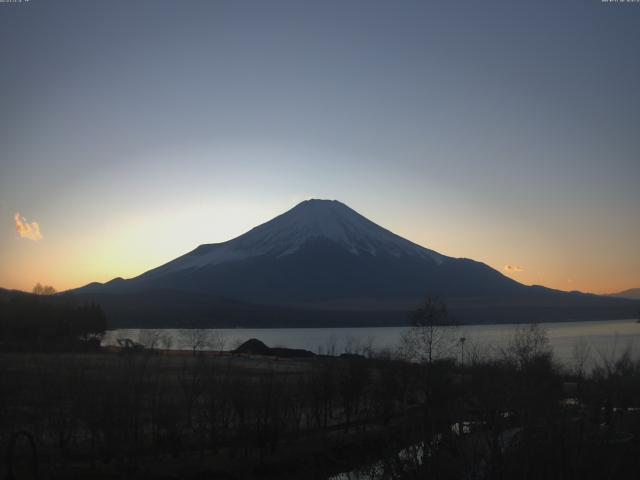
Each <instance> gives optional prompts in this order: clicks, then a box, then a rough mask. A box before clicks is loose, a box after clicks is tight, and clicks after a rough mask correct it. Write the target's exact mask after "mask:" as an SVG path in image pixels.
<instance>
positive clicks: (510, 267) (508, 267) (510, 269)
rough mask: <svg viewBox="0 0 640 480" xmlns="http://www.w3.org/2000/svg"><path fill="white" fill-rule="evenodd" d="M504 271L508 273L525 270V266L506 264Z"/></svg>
mask: <svg viewBox="0 0 640 480" xmlns="http://www.w3.org/2000/svg"><path fill="white" fill-rule="evenodd" d="M504 271H505V272H507V273H518V272H524V268H522V267H521V266H520V265H505V266H504Z"/></svg>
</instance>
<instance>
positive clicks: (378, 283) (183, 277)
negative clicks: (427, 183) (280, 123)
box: [71, 200, 633, 326]
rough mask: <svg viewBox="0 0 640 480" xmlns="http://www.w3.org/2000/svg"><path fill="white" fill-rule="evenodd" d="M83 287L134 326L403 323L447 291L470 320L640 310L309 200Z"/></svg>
mask: <svg viewBox="0 0 640 480" xmlns="http://www.w3.org/2000/svg"><path fill="white" fill-rule="evenodd" d="M71 293H73V294H76V295H79V296H81V298H85V299H89V300H91V301H96V302H98V303H100V304H101V305H103V306H104V307H105V309H106V311H107V313H108V315H109V316H110V319H111V320H112V321H114V322H116V323H118V324H120V325H134V326H140V325H152V324H158V323H159V324H163V325H166V324H171V325H183V323H182V322H197V323H198V324H201V325H209V326H211V325H217V326H224V325H226V326H229V325H230V326H238V325H241V326H303V325H306V326H328V325H333V326H346V325H352V326H353V325H357V326H364V325H382V324H394V325H395V324H403V323H405V322H406V321H407V312H408V311H410V309H413V308H415V306H416V304H417V302H419V301H420V299H422V298H424V297H425V296H435V297H440V298H444V299H446V300H447V302H448V304H449V306H451V305H453V306H454V310H453V312H454V313H455V315H456V316H457V317H458V318H460V317H462V318H467V319H472V320H473V321H480V320H481V321H491V322H495V321H514V320H520V321H524V319H525V318H526V319H528V321H540V319H544V320H545V321H546V320H548V319H550V318H556V319H566V316H567V315H570V316H571V317H570V318H579V317H582V318H600V317H602V318H605V317H604V316H603V315H605V314H606V315H610V316H609V317H608V318H625V317H624V315H627V314H628V312H629V311H630V310H629V307H630V306H631V307H633V305H631V304H629V305H624V304H623V302H624V301H623V300H620V299H610V298H609V299H606V301H607V302H608V303H606V302H605V303H602V301H601V297H597V298H596V297H594V298H591V297H592V296H588V295H582V294H572V293H564V292H559V291H555V290H549V289H545V288H542V287H534V286H532V287H528V286H525V285H522V284H520V283H518V282H516V281H514V280H512V279H510V278H508V277H506V276H504V275H502V274H501V273H500V272H498V271H496V270H494V269H492V268H491V267H489V266H488V265H485V264H484V263H481V262H476V261H473V260H470V259H466V258H452V257H447V256H444V255H440V254H439V253H437V252H434V251H432V250H428V249H426V248H424V247H421V246H420V245H416V244H415V243H412V242H410V241H409V240H406V239H404V238H402V237H400V236H398V235H396V234H394V233H392V232H390V231H389V230H386V229H384V228H382V227H380V226H378V225H376V224H375V223H373V222H371V221H370V220H367V219H366V218H365V217H363V216H362V215H360V214H359V213H357V212H355V211H354V210H352V209H351V208H349V207H348V206H346V205H344V204H343V203H340V202H338V201H335V200H307V201H304V202H302V203H300V204H298V205H296V206H295V207H293V208H292V209H291V210H289V211H287V212H285V213H283V214H282V215H279V216H277V217H275V218H274V219H272V220H270V221H268V222H266V223H264V224H262V225H259V226H257V227H255V228H253V229H251V230H249V231H248V232H246V233H245V234H243V235H240V236H239V237H237V238H234V239H232V240H229V241H227V242H222V243H215V244H205V245H200V246H199V247H197V248H196V249H195V250H193V251H191V252H189V253H187V254H185V255H182V256H181V257H178V258H176V259H175V260H172V261H171V262H169V263H166V264H164V265H162V266H160V267H157V268H155V269H153V270H149V271H148V272H145V273H143V274H142V275H139V276H138V277H135V278H131V279H127V280H123V279H114V280H113V281H111V282H107V283H105V284H100V283H92V284H89V285H87V286H85V287H82V288H79V289H77V290H75V291H73V292H71ZM626 302H632V301H631V300H626ZM625 309H626V310H625ZM611 315H612V316H611ZM190 324H191V325H193V323H190Z"/></svg>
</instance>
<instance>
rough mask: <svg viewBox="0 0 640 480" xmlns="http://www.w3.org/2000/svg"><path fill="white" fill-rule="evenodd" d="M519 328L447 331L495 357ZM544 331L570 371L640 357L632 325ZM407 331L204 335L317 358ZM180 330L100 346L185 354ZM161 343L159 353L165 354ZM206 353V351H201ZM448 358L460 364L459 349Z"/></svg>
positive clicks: (381, 344)
mask: <svg viewBox="0 0 640 480" xmlns="http://www.w3.org/2000/svg"><path fill="white" fill-rule="evenodd" d="M521 326H522V324H501V325H463V326H459V327H455V328H452V327H448V329H449V331H448V334H449V336H450V338H451V340H452V343H455V340H456V339H459V338H461V337H464V338H465V339H466V342H465V344H464V348H465V352H466V353H465V358H469V355H470V354H471V353H472V352H473V351H474V350H477V351H481V352H483V353H485V354H486V353H489V354H491V353H492V352H496V351H498V350H499V349H500V348H501V347H502V346H504V345H505V344H506V343H507V342H508V341H509V340H510V339H511V338H512V337H513V335H514V333H515V331H516V329H517V328H518V327H521ZM540 326H542V327H543V328H544V329H546V331H547V334H548V338H549V343H550V345H551V347H552V348H553V351H554V355H555V357H556V359H557V360H559V361H560V362H562V363H564V364H566V365H570V364H571V363H572V362H573V361H574V358H575V356H576V349H580V350H582V351H583V352H584V351H587V352H588V353H589V361H588V363H589V364H592V363H593V362H594V361H597V360H600V359H602V358H607V359H610V358H615V357H617V356H618V355H620V354H621V353H622V352H623V351H624V349H625V348H627V347H628V348H630V349H632V353H633V355H634V358H637V356H638V353H640V323H636V321H635V320H634V319H630V320H609V321H597V322H558V323H541V324H540ZM407 330H408V327H365V328H223V329H210V330H207V331H206V332H207V334H208V335H209V338H210V339H212V340H213V341H211V342H210V343H211V346H210V347H209V348H210V349H219V348H220V345H221V343H220V342H219V340H220V339H222V340H223V341H224V349H226V350H229V349H232V348H235V347H236V346H238V345H239V344H240V343H242V342H244V341H246V340H248V339H250V338H257V339H259V340H261V341H263V342H264V343H265V344H267V345H268V346H270V347H289V348H304V349H307V350H311V351H313V352H316V353H336V354H339V353H342V352H345V351H348V352H361V351H362V350H363V349H367V348H371V349H373V350H378V351H379V350H382V349H395V348H396V347H397V346H398V344H399V342H400V339H401V337H402V335H403V334H404V333H405V332H406V331H407ZM191 333H192V332H190V331H189V330H184V329H160V330H145V329H119V330H110V331H108V332H107V334H106V335H105V337H104V339H103V342H102V343H103V345H116V343H117V342H116V341H117V339H118V338H130V339H131V340H133V341H136V342H140V343H143V344H145V343H146V342H148V341H149V340H148V339H149V338H150V337H151V336H153V335H154V334H159V335H160V337H164V338H166V339H170V340H169V342H170V348H172V349H176V350H189V349H191V346H192V343H193V335H192V334H191ZM165 341H166V340H163V341H161V342H160V345H159V347H160V348H164V347H166V344H165V345H164V346H163V343H164V342H165ZM204 349H207V347H205V348H204ZM449 355H451V356H456V357H457V358H458V359H459V358H460V350H459V346H456V347H455V348H454V349H453V350H451V351H450V352H449Z"/></svg>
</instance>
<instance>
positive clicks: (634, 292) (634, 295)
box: [609, 288, 640, 300]
mask: <svg viewBox="0 0 640 480" xmlns="http://www.w3.org/2000/svg"><path fill="white" fill-rule="evenodd" d="M609 296H610V297H617V298H630V299H634V300H640V288H630V289H628V290H623V291H622V292H618V293H611V294H609Z"/></svg>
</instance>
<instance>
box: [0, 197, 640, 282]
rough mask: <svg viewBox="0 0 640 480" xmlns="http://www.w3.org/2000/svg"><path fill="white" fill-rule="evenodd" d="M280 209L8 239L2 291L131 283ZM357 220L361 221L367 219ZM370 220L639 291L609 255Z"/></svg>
mask: <svg viewBox="0 0 640 480" xmlns="http://www.w3.org/2000/svg"><path fill="white" fill-rule="evenodd" d="M282 205H284V203H280V204H279V205H278V206H277V207H275V208H273V207H271V208H269V207H268V206H265V205H263V206H262V208H261V209H256V208H254V207H253V206H248V205H245V206H239V207H236V208H232V209H222V208H217V209H215V211H208V212H201V211H200V212H198V211H194V212H193V213H192V214H191V215H184V214H177V213H173V214H171V213H170V214H169V215H158V216H147V217H144V218H143V217H139V216H137V215H132V216H131V217H130V218H128V219H126V220H125V221H123V222H122V223H120V225H119V226H116V225H112V224H105V225H102V226H101V227H100V228H99V229H97V230H96V231H94V232H93V234H91V235H90V234H89V233H85V234H83V235H79V236H77V237H75V238H67V236H66V235H67V232H65V231H61V232H56V231H55V229H53V228H51V230H52V234H51V236H50V237H48V238H47V239H46V240H43V241H41V242H21V241H20V239H19V238H15V232H14V234H13V235H14V238H13V239H12V243H13V245H12V249H11V250H12V252H13V254H12V255H11V256H9V255H7V254H6V253H0V259H1V260H2V264H3V268H2V270H1V271H0V286H1V287H3V288H10V289H18V290H25V291H30V290H31V289H32V288H33V286H34V285H35V284H36V283H38V282H39V283H42V284H47V285H52V286H53V287H55V288H56V289H57V290H58V291H63V290H67V289H71V288H77V287H80V286H82V285H86V284H87V283H90V282H95V281H98V282H106V281H108V280H111V279H112V278H115V277H123V278H132V277H135V276H137V275H140V274H141V273H143V272H145V271H147V270H149V269H151V268H154V267H157V266H159V265H161V264H163V263H165V262H168V261H170V260H172V259H174V258H176V257H178V256H180V255H183V254H184V253H186V252H188V251H190V250H192V249H194V248H195V247H197V246H198V245H200V244H202V243H215V242H221V241H225V240H229V239H231V238H233V237H235V236H237V235H240V234H242V233H244V232H245V231H247V230H249V229H250V228H251V227H253V226H255V225H258V224H259V223H262V222H264V221H267V220H269V219H270V218H272V217H273V216H275V215H277V214H279V213H281V212H282V211H284V210H286V209H287V208H286V207H285V208H282ZM226 210H229V212H228V213H226V212H225V211H226ZM361 213H363V214H365V216H367V212H361ZM202 215H209V216H211V217H212V221H211V222H208V223H202V222H198V220H197V218H198V217H200V216H202ZM370 218H371V217H370ZM371 219H372V220H373V221H375V222H376V223H378V224H380V225H382V226H384V227H385V228H388V229H390V230H392V231H394V232H396V233H398V234H399V235H401V236H404V237H405V238H408V239H410V240H412V241H414V242H415V243H418V244H420V245H423V246H425V247H427V248H430V249H432V250H436V251H438V252H440V253H443V254H445V255H449V256H454V257H466V258H472V259H474V260H477V261H481V262H484V263H486V264H488V265H489V266H491V267H492V268H494V269H496V270H498V271H499V272H500V273H502V274H503V275H506V276H509V277H511V278H513V279H514V280H516V281H518V282H521V283H524V284H527V285H532V284H537V285H544V286H546V287H550V288H555V289H559V290H565V291H571V290H580V291H584V292H591V293H613V292H618V291H622V290H626V289H628V288H636V287H637V286H638V285H640V279H639V278H638V271H637V270H635V269H634V268H633V265H629V268H627V269H626V270H620V269H618V270H617V271H616V269H617V268H618V267H616V263H615V261H614V258H613V256H612V257H611V258H607V257H604V256H602V257H601V258H599V259H594V260H593V261H591V262H587V261H584V259H583V257H582V256H581V254H582V252H580V251H579V250H578V251H576V250H575V249H573V250H571V249H569V248H564V245H563V244H553V243H552V240H547V241H546V242H542V243H546V245H544V246H545V247H546V248H544V249H543V248H541V247H542V245H540V244H536V243H535V242H531V244H529V245H524V246H523V244H522V241H521V240H522V239H521V238H517V236H515V238H511V239H509V238H505V237H508V236H509V232H508V230H504V231H491V230H487V231H485V232H483V233H482V234H478V232H477V231H476V236H475V238H474V239H473V241H469V240H468V235H466V234H465V228H464V227H461V226H459V225H454V224H451V225H447V226H446V227H443V228H435V229H434V228H433V227H432V228H430V229H429V231H427V232H425V230H426V229H420V228H419V225H417V226H415V228H412V229H403V228H402V226H403V225H405V226H406V225H411V223H410V222H409V221H404V222H403V219H402V218H399V217H397V216H396V217H393V218H391V219H385V218H382V217H380V218H371ZM212 225H215V226H218V227H219V229H218V230H216V229H214V228H212ZM225 227H226V228H225ZM170 232H173V233H170ZM184 232H189V233H190V234H189V235H186V234H185V233H184ZM496 238H501V239H502V243H501V244H500V245H499V247H500V248H496ZM538 239H539V236H538ZM612 252H613V253H615V251H612Z"/></svg>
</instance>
